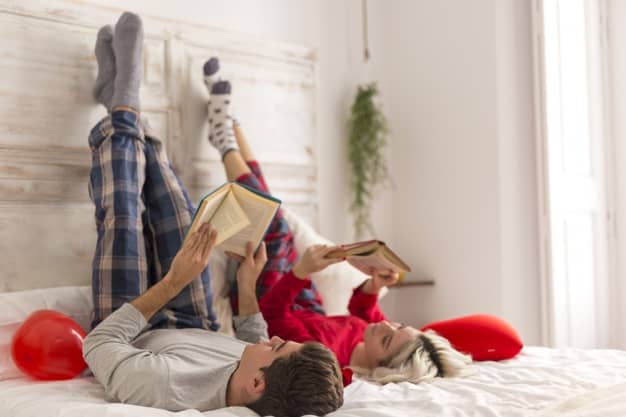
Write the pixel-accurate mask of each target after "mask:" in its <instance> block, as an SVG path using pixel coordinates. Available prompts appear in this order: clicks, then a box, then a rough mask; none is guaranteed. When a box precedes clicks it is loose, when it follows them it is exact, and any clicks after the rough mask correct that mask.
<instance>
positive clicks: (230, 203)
mask: <svg viewBox="0 0 626 417" xmlns="http://www.w3.org/2000/svg"><path fill="white" fill-rule="evenodd" d="M209 222H210V223H211V226H212V227H213V228H214V229H215V230H217V240H216V241H215V246H219V245H220V244H221V243H222V242H224V241H226V240H228V239H229V238H230V237H231V236H233V235H235V234H237V233H238V232H240V231H241V230H242V229H245V228H246V226H248V225H249V224H250V220H249V219H248V216H247V215H246V213H245V212H244V211H243V210H242V208H241V206H240V205H239V203H238V202H237V199H236V198H235V196H234V194H233V192H232V189H231V191H230V192H229V193H228V194H226V197H224V199H223V200H222V204H220V206H219V207H218V209H217V210H216V211H215V214H214V215H213V217H211V219H210V220H209Z"/></svg>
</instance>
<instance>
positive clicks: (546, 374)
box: [0, 347, 626, 417]
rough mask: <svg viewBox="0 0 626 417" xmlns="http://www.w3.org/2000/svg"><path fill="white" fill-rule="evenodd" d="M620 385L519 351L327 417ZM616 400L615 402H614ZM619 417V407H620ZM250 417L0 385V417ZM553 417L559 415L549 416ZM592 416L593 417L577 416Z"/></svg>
mask: <svg viewBox="0 0 626 417" xmlns="http://www.w3.org/2000/svg"><path fill="white" fill-rule="evenodd" d="M625 380H626V352H623V351H611V350H604V351H602V350H580V349H560V350H556V349H548V348H539V347H527V348H525V349H524V350H523V351H522V352H521V353H520V355H519V356H518V357H517V358H515V359H513V360H509V361H503V362H483V363H479V364H478V365H477V366H476V373H475V374H474V375H472V376H470V377H466V378H451V379H438V380H436V381H435V382H433V383H429V384H422V385H412V384H409V383H401V384H389V385H386V386H379V385H375V384H372V383H368V382H364V381H359V380H355V381H354V382H353V383H352V384H351V385H349V386H348V388H347V389H346V393H345V404H344V406H343V407H342V408H341V409H340V410H338V411H336V412H335V413H333V414H331V415H332V416H335V417H344V416H345V417H348V416H360V417H378V416H381V417H382V416H394V417H403V416H406V417H431V416H432V417H434V416H437V417H441V416H455V417H470V416H471V417H478V416H480V417H496V416H498V417H520V416H529V415H535V414H536V413H537V412H540V411H542V410H544V409H548V408H550V407H551V406H553V405H554V404H557V403H559V402H560V401H561V400H563V399H565V398H567V397H570V396H574V395H576V394H580V393H586V392H589V391H593V390H595V389H597V388H601V387H609V386H613V385H614V384H618V383H620V382H624V381H625ZM622 400H623V398H622ZM620 406H621V408H620V410H621V412H622V414H612V415H608V414H603V415H602V417H611V416H613V415H615V416H618V415H622V416H624V415H626V402H624V401H622V402H621V404H620ZM174 415H176V416H202V415H204V416H224V417H227V416H255V414H254V413H253V412H252V411H250V410H248V409H246V408H241V407H231V408H226V409H222V410H217V411H211V412H205V413H200V412H199V411H195V410H187V411H184V412H179V413H171V412H167V411H163V410H158V409H151V408H145V407H137V406H131V405H124V404H110V403H107V402H106V401H105V399H104V393H103V390H102V388H101V387H100V385H99V384H98V383H97V382H96V381H95V380H94V379H93V378H91V377H83V378H78V379H74V380H70V381H60V382H45V383H44V382H35V381H32V380H29V379H27V378H19V379H12V380H8V381H0V416H3V417H5V416H6V417H9V416H11V417H52V416H59V417H60V416H62V417H85V416H89V417H111V416H116V417H123V416H133V417H136V416H142V417H152V416H154V417H157V416H174ZM556 415H559V414H556ZM585 415H588V416H592V415H594V414H585Z"/></svg>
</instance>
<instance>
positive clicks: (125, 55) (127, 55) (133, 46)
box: [111, 12, 143, 111]
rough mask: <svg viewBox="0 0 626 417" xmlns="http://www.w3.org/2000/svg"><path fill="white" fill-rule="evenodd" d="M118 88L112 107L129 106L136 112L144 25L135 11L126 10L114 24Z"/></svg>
mask: <svg viewBox="0 0 626 417" xmlns="http://www.w3.org/2000/svg"><path fill="white" fill-rule="evenodd" d="M113 51H114V53H115V68H116V72H117V73H116V75H115V87H114V90H113V98H112V99H111V107H112V108H113V107H116V106H128V107H131V108H133V109H135V110H137V111H139V110H140V105H139V87H141V76H142V71H143V24H142V22H141V18H140V17H139V16H137V15H136V14H133V13H130V12H124V13H123V14H122V16H121V17H120V19H119V20H118V21H117V24H116V25H115V35H114V36H113Z"/></svg>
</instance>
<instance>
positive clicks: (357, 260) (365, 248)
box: [326, 240, 411, 275]
mask: <svg viewBox="0 0 626 417" xmlns="http://www.w3.org/2000/svg"><path fill="white" fill-rule="evenodd" d="M326 256H327V257H328V258H346V260H347V261H348V262H349V263H350V264H351V265H352V266H353V267H355V268H356V269H358V270H359V271H361V272H363V273H365V274H367V275H371V274H372V272H373V271H374V270H380V271H389V270H391V271H393V272H397V273H400V274H403V273H405V272H410V271H411V267H409V266H408V265H407V264H406V263H405V262H404V261H403V260H402V259H400V257H399V256H398V255H396V254H395V253H394V252H393V251H392V250H391V249H389V247H388V246H387V245H385V242H382V241H380V240H365V241H363V242H356V243H352V244H350V245H343V247H341V248H340V249H336V250H333V251H331V252H330V253H328V255H326Z"/></svg>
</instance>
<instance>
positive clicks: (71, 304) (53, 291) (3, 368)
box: [0, 287, 93, 381]
mask: <svg viewBox="0 0 626 417" xmlns="http://www.w3.org/2000/svg"><path fill="white" fill-rule="evenodd" d="M0 305H1V306H2V310H1V313H0V381H1V380H3V379H9V378H18V377H20V376H23V374H22V373H21V372H20V370H19V369H17V367H16V366H15V364H14V363H13V360H12V359H11V340H12V339H13V334H15V331H16V330H17V329H18V327H19V326H20V324H22V322H23V321H24V320H26V318H27V317H28V316H30V314H31V313H33V312H35V311H37V310H42V309H49V310H56V311H59V312H61V313H64V314H66V315H68V316H70V317H71V318H73V319H74V320H75V321H76V322H77V323H78V324H79V325H80V326H81V327H82V328H83V330H85V332H88V331H89V326H90V322H91V310H92V307H93V304H92V300H91V287H59V288H42V289H36V290H27V291H16V292H6V293H0Z"/></svg>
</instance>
